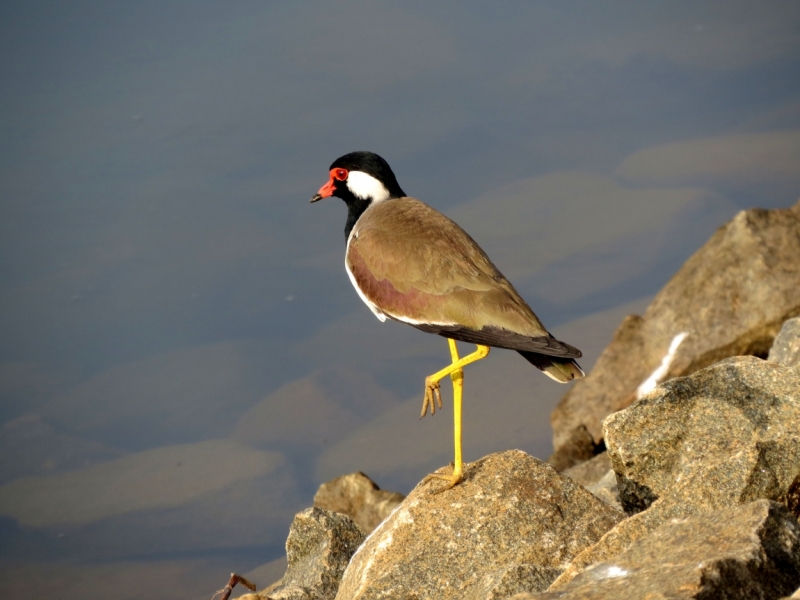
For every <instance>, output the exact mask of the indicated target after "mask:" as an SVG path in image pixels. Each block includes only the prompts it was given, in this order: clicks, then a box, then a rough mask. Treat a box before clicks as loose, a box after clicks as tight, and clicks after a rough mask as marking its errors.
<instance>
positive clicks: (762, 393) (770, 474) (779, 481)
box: [604, 356, 800, 511]
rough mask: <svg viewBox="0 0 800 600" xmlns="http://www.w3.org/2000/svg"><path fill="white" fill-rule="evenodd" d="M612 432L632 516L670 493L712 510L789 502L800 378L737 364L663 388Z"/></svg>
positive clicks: (610, 442) (799, 426) (755, 363)
mask: <svg viewBox="0 0 800 600" xmlns="http://www.w3.org/2000/svg"><path fill="white" fill-rule="evenodd" d="M604 431H605V439H606V444H607V447H608V455H609V457H610V458H611V463H612V465H613V467H614V470H615V471H616V473H617V478H618V481H619V493H620V498H621V500H622V504H623V506H624V507H625V508H626V510H629V511H638V510H642V509H644V508H647V507H648V506H649V505H650V504H651V503H652V502H653V501H654V500H655V499H657V498H658V497H660V496H661V495H663V494H664V493H666V492H668V491H670V490H671V491H673V493H674V492H675V491H677V490H683V491H684V492H685V494H686V497H685V498H683V500H684V501H685V502H689V503H694V504H697V503H699V502H705V503H707V504H708V505H709V506H722V505H732V504H740V503H742V502H748V501H750V500H754V499H756V498H768V499H770V500H776V501H779V502H785V501H786V492H787V490H788V489H789V486H790V485H791V483H792V481H793V480H794V478H795V476H796V475H797V474H798V473H799V472H800V371H797V370H795V369H791V368H787V367H784V366H782V365H778V364H775V363H770V362H766V361H763V360H760V359H758V358H755V357H753V356H742V357H737V358H731V359H727V360H724V361H722V362H720V363H717V364H716V365H714V366H712V367H709V368H707V369H703V370H702V371H699V372H697V373H695V374H694V375H691V376H690V377H682V378H678V379H674V380H672V381H668V382H666V383H664V384H662V385H661V386H659V387H658V388H657V389H656V390H655V391H653V392H651V393H650V394H648V395H647V396H645V397H644V398H642V399H641V400H639V401H638V402H636V404H634V405H632V406H631V407H630V408H628V409H626V410H623V411H620V412H618V413H616V414H613V415H611V416H610V417H608V419H606V421H605V423H604ZM675 501H677V498H675Z"/></svg>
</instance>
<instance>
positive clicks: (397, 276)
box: [346, 198, 580, 357]
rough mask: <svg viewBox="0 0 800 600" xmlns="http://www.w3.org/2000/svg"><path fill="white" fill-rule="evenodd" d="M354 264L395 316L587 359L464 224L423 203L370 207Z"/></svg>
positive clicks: (367, 290) (427, 327) (359, 230)
mask: <svg viewBox="0 0 800 600" xmlns="http://www.w3.org/2000/svg"><path fill="white" fill-rule="evenodd" d="M346 261H347V267H348V269H349V271H350V273H351V274H352V276H353V278H354V280H355V283H356V284H357V285H358V287H359V288H360V290H361V293H362V294H364V296H365V297H366V298H367V299H368V300H369V301H370V302H372V303H373V304H375V305H376V306H378V307H379V308H380V309H381V310H382V311H383V312H384V313H385V314H386V315H387V316H389V317H391V318H393V319H397V320H400V321H404V322H407V323H411V324H412V325H414V326H415V327H418V328H419V329H422V330H424V331H429V332H431V333H439V334H441V335H444V336H446V337H451V338H454V339H459V340H463V341H469V342H474V343H478V344H485V345H490V346H498V347H502V348H510V349H514V350H525V351H531V352H539V353H542V354H548V355H555V356H563V357H579V356H580V351H578V350H577V349H575V348H573V347H571V346H568V345H567V344H564V343H562V342H559V341H558V340H555V339H554V338H553V337H552V336H551V335H550V334H549V333H548V332H547V330H546V329H545V328H544V326H543V325H542V323H541V322H540V321H539V319H538V318H537V317H536V315H535V314H534V313H533V311H532V310H531V309H530V307H529V306H528V305H527V304H526V303H525V301H524V300H523V299H522V297H521V296H520V295H519V294H518V293H517V291H516V290H515V289H514V287H513V286H512V285H511V284H510V283H509V282H508V280H507V279H506V278H505V277H504V276H503V275H502V274H501V273H500V272H499V271H498V270H497V267H495V266H494V265H493V264H492V262H491V260H489V257H488V256H486V254H485V253H484V252H483V250H481V248H480V247H479V246H478V245H477V244H476V243H475V241H474V240H473V239H472V238H471V237H470V236H469V235H468V234H467V233H466V232H465V231H464V230H463V229H461V227H459V226H458V225H457V224H456V223H454V222H453V221H451V220H450V219H449V218H447V217H446V216H444V215H443V214H441V213H440V212H438V211H436V210H434V209H433V208H431V207H429V206H427V205H426V204H423V203H422V202H420V201H419V200H415V199H413V198H396V199H392V200H387V201H384V202H381V203H378V204H376V205H373V206H371V207H370V208H369V209H367V211H366V212H364V214H363V215H362V216H361V218H360V219H359V221H358V223H357V224H356V227H355V228H354V229H353V233H352V236H351V238H350V242H349V245H348V250H347V257H346Z"/></svg>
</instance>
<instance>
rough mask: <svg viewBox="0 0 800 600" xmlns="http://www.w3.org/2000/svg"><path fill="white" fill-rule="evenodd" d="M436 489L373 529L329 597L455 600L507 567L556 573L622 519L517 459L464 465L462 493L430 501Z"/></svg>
mask: <svg viewBox="0 0 800 600" xmlns="http://www.w3.org/2000/svg"><path fill="white" fill-rule="evenodd" d="M440 487H441V483H440V482H439V481H436V480H434V481H433V482H429V483H425V482H423V483H421V484H419V485H418V486H417V487H416V488H415V489H414V490H413V491H412V492H411V494H409V496H408V497H407V498H406V499H405V500H404V501H403V503H402V504H401V505H400V506H399V507H398V509H397V510H395V511H394V512H393V513H392V514H391V515H390V516H389V518H388V519H386V520H385V521H384V522H383V523H381V524H380V525H379V526H378V528H377V529H376V530H375V531H374V532H373V533H372V535H371V536H370V537H369V538H368V539H367V541H366V542H365V543H364V545H363V546H362V547H361V548H360V549H359V551H358V552H357V553H356V554H355V556H353V558H352V560H351V561H350V564H349V566H348V567H347V570H346V571H345V574H344V576H343V578H342V583H341V586H340V587H339V593H338V595H337V598H339V599H340V600H345V599H346V600H356V599H367V598H370V599H371V598H437V600H447V599H449V598H458V599H462V598H464V597H466V596H467V595H469V594H470V593H472V592H474V591H476V590H475V589H473V588H476V587H477V586H479V585H482V584H483V583H484V581H485V578H487V579H486V581H488V579H489V578H491V577H492V576H493V574H497V573H498V572H502V571H507V570H508V569H509V566H510V565H532V566H535V567H542V568H543V569H547V570H560V569H563V568H565V567H566V566H567V565H568V564H569V563H570V561H571V560H572V559H573V557H574V556H575V555H577V554H578V553H579V552H581V551H582V550H583V549H585V548H587V547H588V546H590V545H591V544H593V543H594V542H595V541H596V540H598V539H599V538H600V536H602V535H603V534H604V533H605V532H606V531H608V530H609V529H610V528H611V527H613V526H614V525H615V524H616V523H618V522H619V521H620V520H621V519H622V518H623V517H622V515H620V513H619V512H617V511H615V510H614V509H612V508H611V507H609V506H607V505H605V504H604V503H603V502H601V501H599V500H598V499H597V498H595V497H594V496H592V494H590V493H589V492H588V491H586V490H585V489H583V488H582V487H581V486H579V485H578V484H576V483H575V482H574V481H572V480H571V479H569V478H568V477H564V476H562V475H560V474H559V473H558V472H557V471H556V470H555V469H553V468H552V467H551V466H550V465H547V464H545V463H543V462H541V461H539V460H537V459H535V458H533V457H531V456H529V455H527V454H525V453H524V452H521V451H519V450H510V451H507V452H502V453H498V454H492V455H490V456H487V457H485V458H483V459H481V460H479V461H477V462H475V463H472V464H469V465H467V466H466V473H465V480H464V481H463V482H462V483H461V484H459V485H458V486H456V487H455V488H453V489H451V490H447V491H445V492H442V493H438V494H436V493H433V492H434V491H435V490H437V489H438V488H440ZM504 577H506V576H505V575H502V574H501V576H500V579H499V580H497V579H495V581H497V582H498V583H502V581H503V579H504ZM507 577H510V575H509V576H507ZM506 581H508V579H506Z"/></svg>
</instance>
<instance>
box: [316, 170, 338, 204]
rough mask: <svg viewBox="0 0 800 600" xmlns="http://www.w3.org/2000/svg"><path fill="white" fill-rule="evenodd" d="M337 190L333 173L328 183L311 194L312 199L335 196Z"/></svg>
mask: <svg viewBox="0 0 800 600" xmlns="http://www.w3.org/2000/svg"><path fill="white" fill-rule="evenodd" d="M335 191H336V187H335V186H334V179H333V173H331V178H330V179H329V180H328V183H326V184H325V185H323V186H322V187H321V188H319V191H318V192H317V193H316V194H314V195H313V196H311V201H312V202H316V201H317V200H322V199H323V198H329V197H330V196H333V194H334V192H335Z"/></svg>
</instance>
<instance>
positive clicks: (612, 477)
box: [564, 452, 622, 511]
mask: <svg viewBox="0 0 800 600" xmlns="http://www.w3.org/2000/svg"><path fill="white" fill-rule="evenodd" d="M564 475H567V476H568V477H569V478H571V479H573V480H574V481H576V482H577V483H580V484H581V485H582V486H583V487H585V488H586V489H587V490H589V491H590V492H592V494H594V495H595V496H596V497H597V498H599V499H600V500H602V501H603V502H605V503H606V504H608V505H609V506H613V507H614V508H616V509H617V510H620V511H621V510H622V504H621V503H620V500H619V490H618V489H617V476H616V474H615V473H614V471H613V469H612V468H611V459H610V458H609V456H608V452H603V453H601V454H598V455H597V456H595V457H594V458H592V459H590V460H587V461H586V462H582V463H580V464H578V465H575V466H574V467H570V468H569V469H566V470H565V471H564Z"/></svg>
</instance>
